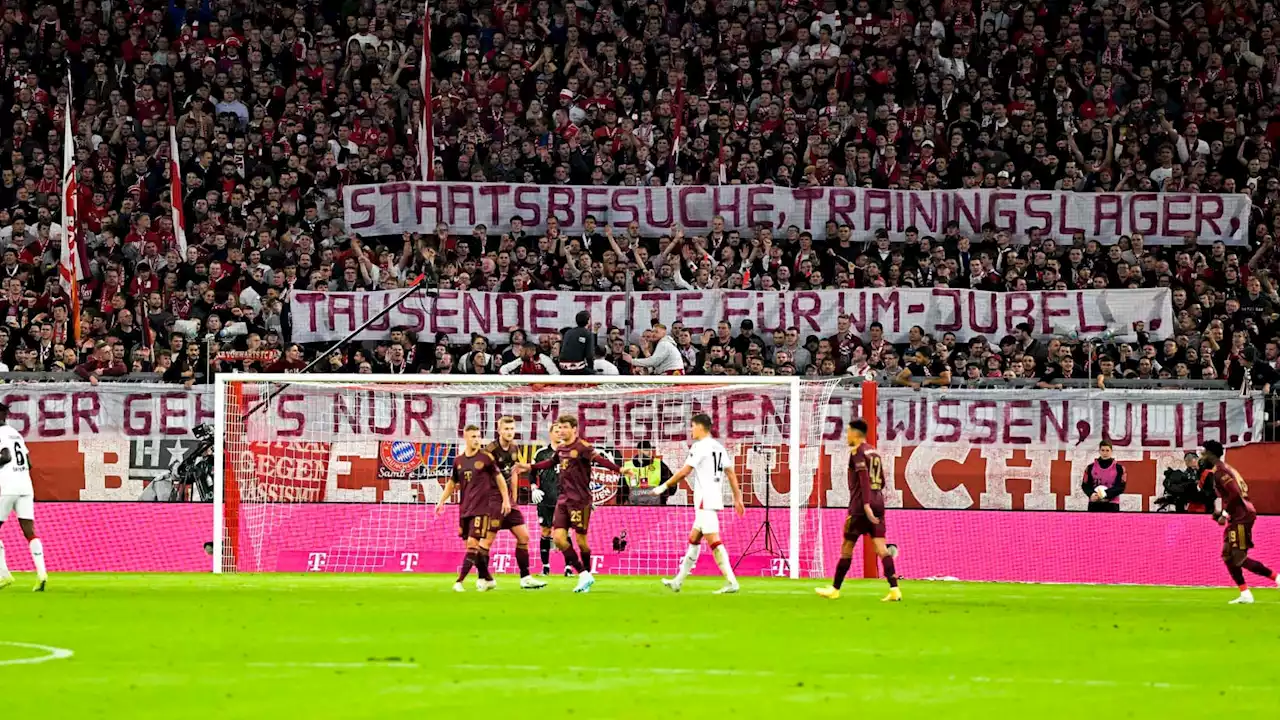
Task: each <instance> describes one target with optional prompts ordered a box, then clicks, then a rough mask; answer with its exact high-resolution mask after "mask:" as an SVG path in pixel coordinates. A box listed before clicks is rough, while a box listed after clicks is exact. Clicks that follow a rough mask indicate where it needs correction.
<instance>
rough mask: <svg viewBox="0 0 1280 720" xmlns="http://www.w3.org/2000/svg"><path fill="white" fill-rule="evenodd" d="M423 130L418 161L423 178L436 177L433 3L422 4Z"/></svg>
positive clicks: (421, 82) (420, 82)
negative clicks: (433, 112)
mask: <svg viewBox="0 0 1280 720" xmlns="http://www.w3.org/2000/svg"><path fill="white" fill-rule="evenodd" d="M421 65H422V78H421V80H420V81H419V84H420V85H421V86H422V132H420V133H419V138H420V139H419V141H418V145H419V148H418V161H419V162H420V163H421V164H422V179H423V180H435V179H436V163H435V151H436V139H435V123H434V122H433V120H432V107H431V94H432V85H433V84H434V82H433V80H432V77H431V75H432V73H431V3H430V2H424V3H423V4H422V63H421Z"/></svg>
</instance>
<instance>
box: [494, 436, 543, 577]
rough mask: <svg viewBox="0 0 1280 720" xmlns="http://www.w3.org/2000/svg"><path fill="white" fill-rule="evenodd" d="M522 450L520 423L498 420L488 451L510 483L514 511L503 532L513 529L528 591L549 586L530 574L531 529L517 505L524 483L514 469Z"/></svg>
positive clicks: (504, 518)
mask: <svg viewBox="0 0 1280 720" xmlns="http://www.w3.org/2000/svg"><path fill="white" fill-rule="evenodd" d="M519 449H520V447H519V446H518V445H516V421H515V418H513V417H510V416H503V417H500V418H498V439H497V440H496V441H494V442H492V443H489V446H488V447H486V448H485V449H484V450H485V452H487V453H489V454H490V455H492V456H493V459H494V460H495V461H497V463H498V470H499V471H500V472H501V473H502V475H503V477H505V478H507V479H508V480H510V482H509V483H508V484H509V485H510V488H509V489H510V491H511V493H510V498H511V511H510V512H508V513H507V514H506V515H503V516H502V525H501V526H500V527H499V529H500V530H510V531H511V534H512V535H513V536H514V537H515V539H516V566H517V567H518V568H519V569H520V587H522V588H524V589H525V590H538V589H540V588H544V587H546V586H547V584H546V583H545V582H543V581H541V580H539V579H538V578H536V577H533V576H532V575H530V574H529V526H528V525H526V524H525V521H524V513H522V512H520V508H519V507H518V505H517V502H516V493H517V492H518V491H519V488H520V483H519V482H517V481H516V475H515V473H514V472H513V469H514V468H515V465H516V453H517V452H518V451H519Z"/></svg>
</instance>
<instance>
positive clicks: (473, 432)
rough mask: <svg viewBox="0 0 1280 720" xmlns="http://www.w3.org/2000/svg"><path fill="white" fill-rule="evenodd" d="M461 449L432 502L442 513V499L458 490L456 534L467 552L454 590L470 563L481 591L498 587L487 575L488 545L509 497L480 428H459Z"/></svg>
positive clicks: (508, 506)
mask: <svg viewBox="0 0 1280 720" xmlns="http://www.w3.org/2000/svg"><path fill="white" fill-rule="evenodd" d="M462 443H463V450H462V452H460V453H458V455H457V456H456V457H455V458H454V459H453V476H452V477H450V478H449V482H447V483H445V486H444V494H443V495H441V496H440V502H438V503H436V514H437V515H439V514H440V513H442V512H444V502H445V500H448V499H449V498H450V497H451V496H452V495H453V489H454V488H455V487H456V488H460V489H461V494H462V497H461V500H460V502H459V505H460V507H459V509H458V515H459V517H460V520H459V525H458V527H459V529H460V532H459V535H460V536H461V537H462V538H463V539H464V540H465V541H466V543H467V554H466V556H465V557H464V559H463V561H462V568H461V569H460V570H459V571H458V580H457V582H455V583H454V584H453V591H454V592H462V591H463V590H464V589H465V588H463V586H462V581H463V580H466V579H467V573H468V572H470V571H471V568H472V566H474V567H475V569H476V575H477V576H478V577H477V578H476V590H479V591H480V592H485V591H486V590H492V589H494V588H496V587H497V586H498V583H497V582H495V581H494V579H493V575H491V574H489V548H490V547H491V546H492V545H493V539H494V538H496V537H497V536H498V528H499V527H501V525H502V518H504V517H506V515H507V513H509V512H511V499H510V495H509V494H508V493H507V481H506V479H505V478H504V477H502V471H501V470H499V469H498V462H497V461H496V460H494V459H493V456H492V455H490V454H489V453H487V452H485V451H484V450H482V449H481V448H480V428H478V427H476V426H475V425H468V426H467V427H466V428H465V429H464V430H463V431H462Z"/></svg>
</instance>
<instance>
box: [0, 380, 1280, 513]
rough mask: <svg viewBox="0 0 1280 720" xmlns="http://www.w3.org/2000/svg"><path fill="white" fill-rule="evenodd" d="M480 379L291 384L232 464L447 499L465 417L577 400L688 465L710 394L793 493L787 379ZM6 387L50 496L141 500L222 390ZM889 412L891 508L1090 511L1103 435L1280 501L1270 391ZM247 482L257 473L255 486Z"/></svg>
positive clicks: (1149, 502) (337, 491) (621, 437)
mask: <svg viewBox="0 0 1280 720" xmlns="http://www.w3.org/2000/svg"><path fill="white" fill-rule="evenodd" d="M262 389H263V388H262V387H256V386H253V385H247V386H245V388H244V396H245V398H246V402H247V403H250V404H252V403H256V401H257V394H256V393H259V392H260V391H261V390H262ZM479 390H480V389H479V388H475V387H470V386H461V387H457V388H454V387H448V386H434V387H433V388H431V389H430V391H427V389H426V388H424V387H422V386H399V385H398V386H394V387H391V386H381V387H379V388H378V389H377V390H376V391H375V390H373V389H372V388H370V387H361V388H353V387H333V386H320V385H311V384H306V385H297V386H293V387H291V388H289V389H288V390H286V391H285V392H284V393H282V394H281V395H280V396H278V397H277V398H276V399H275V400H274V401H273V402H272V403H271V404H270V405H269V406H267V407H266V408H265V409H264V411H263V412H262V414H261V415H260V416H258V417H257V418H255V419H253V420H251V421H250V427H249V430H250V432H251V438H250V439H249V441H247V442H243V443H242V444H241V446H240V447H239V448H229V449H230V450H232V451H233V453H232V455H231V456H230V457H228V461H229V462H231V463H234V467H235V468H237V470H238V472H239V477H240V478H242V485H241V487H242V490H243V491H244V493H245V497H246V499H247V500H249V501H251V502H280V501H289V502H297V501H303V502H336V503H352V502H354V503H393V504H397V503H410V504H414V503H426V502H435V501H436V500H438V499H439V497H440V492H441V489H442V485H443V480H444V478H445V477H447V474H448V470H447V468H448V466H449V465H450V462H451V458H452V454H453V452H454V448H455V444H456V442H457V439H458V437H459V436H460V434H461V429H462V428H463V427H464V426H465V425H467V424H470V423H475V424H477V425H479V426H480V427H481V428H482V429H483V430H484V432H485V433H486V436H487V437H493V432H494V428H493V423H494V421H495V420H496V418H498V417H500V416H502V415H511V416H512V417H514V418H516V420H517V435H518V438H520V442H521V443H522V446H523V445H528V444H532V445H537V444H538V441H539V439H541V438H545V437H546V433H547V429H548V428H549V427H550V423H551V421H552V419H553V418H554V417H555V416H556V415H557V414H559V413H561V412H576V413H577V414H578V415H579V418H580V421H581V426H580V427H581V429H582V433H583V435H584V436H585V437H586V438H587V439H589V440H591V441H593V442H594V443H596V445H597V446H599V447H604V448H607V449H609V452H610V453H612V454H613V456H614V457H615V458H617V459H621V460H625V459H628V458H630V457H632V456H633V455H634V454H635V451H636V447H637V445H638V444H639V442H640V441H642V440H647V441H649V443H650V444H651V445H653V447H654V450H655V452H656V454H657V456H658V457H659V458H661V459H662V460H663V461H664V462H666V463H668V465H669V466H671V467H672V468H673V469H674V468H675V466H677V465H678V464H680V463H683V461H684V458H685V454H686V453H687V451H688V438H687V437H686V428H687V422H688V417H689V416H690V415H691V414H692V411H693V410H694V409H695V408H696V409H698V410H701V411H705V412H708V413H709V414H710V415H711V416H712V418H713V419H714V423H715V428H714V432H715V434H716V436H717V437H719V438H720V439H721V440H722V442H724V443H725V446H726V447H728V448H731V449H732V450H733V452H734V455H735V466H736V467H737V468H738V469H739V471H740V472H739V477H740V478H741V480H742V483H743V486H744V492H745V493H746V496H747V498H748V501H749V504H753V505H759V504H760V503H761V502H762V501H763V498H765V497H771V498H772V501H773V502H774V503H777V504H779V505H780V506H783V507H785V506H786V505H787V504H788V503H789V493H790V472H789V463H790V458H789V457H788V454H787V451H786V448H785V446H786V444H787V443H786V438H787V437H788V432H789V423H788V420H789V418H788V416H787V410H786V408H787V404H788V396H789V393H788V391H787V388H785V387H783V386H749V387H738V388H729V387H706V386H702V387H692V386H690V387H681V388H675V389H672V390H669V391H665V392H655V391H654V389H652V388H648V389H642V388H622V389H619V388H617V387H614V388H613V389H612V390H610V391H608V392H605V391H603V390H601V391H591V392H578V393H573V392H565V390H564V388H563V387H548V388H539V386H538V385H536V384H534V385H530V386H525V390H524V391H522V394H505V395H499V394H493V393H484V392H482V391H479ZM0 400H3V401H4V402H8V403H10V404H11V405H12V408H13V413H12V415H11V417H10V423H11V424H12V425H13V426H14V427H16V428H17V429H18V430H19V431H20V432H22V433H23V434H24V435H25V437H26V438H27V440H28V442H29V443H30V447H31V464H32V476H33V480H34V484H35V490H36V497H37V499H38V500H42V501H77V500H84V501H133V500H138V499H139V498H140V497H142V496H143V494H144V492H145V490H146V488H147V486H148V484H149V483H150V482H151V481H153V480H155V479H156V478H157V477H159V476H160V475H162V474H164V473H165V472H166V471H167V470H168V468H169V467H170V466H171V465H172V464H173V463H174V462H175V461H176V460H177V459H178V458H181V457H182V456H183V454H184V453H185V452H186V451H187V450H189V449H190V448H191V447H193V446H194V444H195V442H196V441H195V439H194V438H193V437H192V436H191V434H190V431H191V429H192V428H193V427H195V425H196V424H199V423H202V422H212V421H213V417H212V408H213V393H212V392H211V390H210V389H209V388H195V389H192V390H186V389H183V388H181V387H175V386H172V385H108V384H106V383H103V384H101V385H98V386H96V387H95V386H90V385H86V384H31V385H19V384H15V385H7V386H5V388H4V391H3V392H0ZM859 412H860V398H859V394H858V390H857V389H856V388H841V389H839V390H836V391H835V392H834V393H833V394H832V396H831V397H830V399H829V400H827V401H826V402H825V403H824V410H823V412H822V413H821V417H819V418H818V423H817V424H815V425H813V426H812V430H811V431H809V432H808V433H806V438H807V439H805V440H803V442H804V444H805V446H806V447H813V446H814V445H819V444H820V445H821V446H822V448H823V450H822V452H820V453H815V454H814V455H813V456H806V457H807V458H809V459H807V460H806V461H805V462H806V463H809V462H815V463H816V464H814V465H812V470H811V471H810V470H806V471H805V476H806V477H805V479H804V482H806V483H810V482H811V483H812V487H806V488H804V489H803V492H805V493H806V495H807V498H808V500H807V504H809V505H823V506H828V507H839V506H841V505H843V504H845V503H847V501H848V498H847V487H846V485H845V483H844V481H843V474H842V473H843V468H844V466H845V463H846V462H847V452H848V450H847V448H846V447H845V445H844V443H843V438H842V433H843V431H844V423H845V422H847V420H848V419H849V418H852V417H856V416H857V415H858V414H859ZM878 415H879V418H878V419H879V439H878V443H877V445H878V448H879V450H880V452H881V454H882V456H883V457H884V459H885V467H886V476H887V478H888V483H887V486H886V495H887V501H888V502H889V503H890V506H891V507H907V508H932V509H953V510H960V509H978V508H981V509H1013V510H1024V509H1026V510H1030V509H1059V510H1077V509H1083V508H1084V506H1085V504H1087V500H1086V499H1085V498H1084V496H1083V494H1082V493H1081V492H1080V479H1081V477H1082V475H1083V472H1084V468H1085V467H1086V466H1087V465H1088V463H1089V462H1091V461H1092V460H1093V459H1094V458H1095V457H1096V455H1097V447H1098V442H1099V441H1100V440H1101V439H1103V438H1107V439H1109V440H1111V441H1112V442H1113V443H1114V444H1115V446H1116V451H1115V452H1116V457H1117V458H1119V459H1120V461H1121V462H1123V463H1124V464H1125V467H1126V474H1127V476H1128V478H1129V486H1128V490H1127V491H1126V494H1125V495H1124V496H1122V498H1121V506H1122V509H1125V510H1133V511H1139V510H1141V511H1148V510H1152V509H1154V499H1155V498H1156V497H1158V496H1159V495H1160V494H1161V492H1162V487H1161V478H1162V476H1163V473H1164V471H1165V470H1166V469H1169V468H1179V467H1181V466H1182V454H1183V452H1184V451H1186V450H1188V449H1194V448H1196V447H1198V446H1199V445H1201V444H1202V443H1203V442H1205V441H1206V440H1218V441H1220V442H1223V443H1225V444H1226V445H1228V446H1231V447H1232V448H1233V449H1232V450H1231V452H1230V453H1229V454H1228V461H1229V462H1231V463H1232V464H1233V465H1234V466H1236V467H1237V468H1239V469H1240V471H1241V472H1242V473H1243V474H1244V476H1245V477H1246V479H1247V480H1248V481H1249V489H1250V495H1251V499H1253V501H1254V502H1255V504H1257V506H1258V507H1259V509H1260V510H1261V511H1262V512H1265V513H1280V466H1277V464H1276V463H1275V462H1274V454H1275V448H1276V447H1277V446H1276V445H1274V444H1265V443H1262V442H1261V440H1262V422H1263V406H1262V398H1261V397H1260V396H1255V397H1248V398H1245V397H1240V396H1239V395H1238V394H1237V393H1232V392H1226V391H1221V392H1204V391H1196V392H1177V391H1172V390H1145V391H1137V390H1107V391H1091V390H1066V391H1052V392H1048V391H1045V392H1040V391H998V390H981V391H978V390H949V391H920V392H917V391H913V390H905V389H901V390H900V389H891V388H882V389H881V391H880V409H879V413H878ZM411 443H413V444H412V445H411ZM402 450H403V451H405V452H404V453H402V452H401V451H402ZM809 467H810V465H808V464H807V465H806V468H809ZM810 474H812V475H813V476H814V477H813V479H810V478H809V477H808V476H809V475H810ZM250 477H253V478H256V480H257V482H256V484H252V483H247V482H245V481H247V479H248V478H250ZM767 486H771V492H766V487H767ZM613 487H614V486H613V485H612V484H610V483H602V486H601V492H602V495H601V496H600V497H599V498H598V500H599V501H600V502H601V503H603V504H611V503H613V502H614V498H613V495H612V489H613ZM680 492H681V493H684V492H686V491H684V490H681V491H680ZM679 497H683V495H680V496H679Z"/></svg>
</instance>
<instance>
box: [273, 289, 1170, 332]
mask: <svg viewBox="0 0 1280 720" xmlns="http://www.w3.org/2000/svg"><path fill="white" fill-rule="evenodd" d="M404 292H405V291H403V290H380V291H374V292H317V291H296V292H294V293H293V294H292V296H291V300H290V305H289V312H290V320H291V321H292V327H293V340H294V341H295V342H333V341H337V340H341V339H343V338H345V337H346V336H347V335H348V334H350V333H351V332H353V331H355V330H356V328H358V327H360V326H361V325H363V324H364V323H365V322H366V321H368V320H370V319H372V318H373V317H374V316H376V315H378V314H379V313H380V312H382V311H383V310H384V309H385V308H386V307H387V305H389V304H392V303H395V302H396V301H397V300H399V299H400V297H401V296H402V295H403V294H404ZM581 310H586V311H587V312H589V313H591V317H592V320H593V321H594V322H600V323H602V324H603V325H604V326H605V327H624V328H625V327H629V328H633V329H636V330H637V331H638V330H639V329H642V328H647V327H649V323H650V321H651V319H653V318H655V317H656V318H657V319H658V320H661V321H662V322H664V323H666V324H667V325H668V327H669V326H670V325H671V324H672V323H675V322H680V323H683V324H684V326H685V327H686V328H688V329H689V330H690V331H691V332H693V333H694V335H695V337H696V336H697V335H698V334H700V333H701V332H702V331H704V330H713V329H715V327H716V324H717V323H718V322H720V321H721V320H727V321H728V322H729V323H730V324H731V325H732V326H733V327H737V326H738V324H739V323H740V322H741V321H743V320H751V321H752V322H754V323H755V327H756V332H757V333H761V334H763V335H764V336H765V338H766V341H768V340H769V338H768V336H769V334H770V333H771V332H772V331H774V330H778V329H783V330H785V329H787V328H792V327H794V328H798V329H799V331H800V336H801V337H805V336H807V335H818V336H819V337H830V336H832V335H834V334H835V333H836V332H837V328H838V320H839V318H840V316H841V315H849V316H850V321H851V323H852V325H853V328H854V330H856V331H857V332H858V333H859V334H862V335H863V336H864V337H865V334H866V332H867V330H868V329H869V328H870V326H871V323H873V322H878V323H880V324H881V325H882V326H883V327H884V334H885V337H886V338H887V339H888V340H889V341H890V342H906V341H907V336H908V332H909V331H910V329H911V328H912V327H913V326H916V325H918V326H920V327H921V328H923V329H924V331H925V333H927V334H930V335H933V336H934V337H937V338H941V337H942V335H943V334H945V333H955V334H956V338H957V339H959V340H961V341H967V340H969V339H970V338H973V337H976V336H978V335H984V336H986V337H987V339H988V340H990V341H991V342H993V343H995V342H998V341H999V339H1000V337H1001V336H1003V335H1011V334H1013V332H1014V329H1015V328H1016V327H1017V326H1018V325H1019V324H1021V323H1024V322H1026V323H1030V324H1031V326H1032V331H1033V333H1034V334H1036V335H1040V336H1049V335H1073V336H1078V337H1095V336H1099V335H1107V336H1109V337H1113V338H1116V339H1121V340H1129V341H1131V340H1134V339H1135V338H1136V334H1135V332H1134V329H1133V324H1134V323H1135V322H1142V323H1144V325H1145V329H1146V331H1147V332H1148V333H1150V335H1151V337H1152V338H1155V339H1163V338H1166V337H1168V336H1169V335H1170V334H1171V333H1172V332H1173V329H1174V325H1173V305H1172V303H1171V301H1170V293H1169V290H1168V289H1166V288H1150V289H1143V290H1064V291H1037V292H1002V293H994V292H985V291H978V290H961V289H952V288H920V289H906V288H873V289H864V290H813V291H791V292H763V291H756V290H703V291H698V292H691V291H690V292H685V291H671V292H661V291H655V292H636V293H631V294H629V295H628V294H627V293H621V292H618V293H587V292H525V293H487V292H462V291H456V290H441V291H439V292H419V293H417V294H416V295H414V296H413V297H411V298H409V299H408V300H406V301H405V302H403V303H402V304H400V305H399V306H397V307H395V308H394V309H392V311H391V312H389V313H388V314H387V316H386V317H384V318H382V319H381V320H379V321H378V322H376V323H374V324H372V325H370V326H369V327H368V328H367V329H366V330H364V331H363V332H362V333H361V334H360V335H359V336H358V338H357V339H360V340H379V339H383V338H386V337H387V336H388V335H389V334H390V331H391V328H393V327H404V328H407V329H409V330H411V331H413V332H415V333H417V334H418V335H419V336H420V337H423V338H428V339H429V338H434V337H435V336H436V335H438V334H441V333H443V334H445V335H448V336H449V340H450V342H454V343H463V342H469V341H470V340H471V336H472V335H473V334H480V335H484V336H485V337H486V338H488V339H489V340H490V341H491V342H506V341H507V340H508V337H509V334H510V332H511V331H512V330H513V329H516V328H519V329H521V330H524V331H525V332H527V333H531V334H533V335H541V334H543V333H558V332H560V331H561V330H562V329H564V328H567V327H573V324H574V315H576V314H577V313H578V312H579V311H581Z"/></svg>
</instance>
